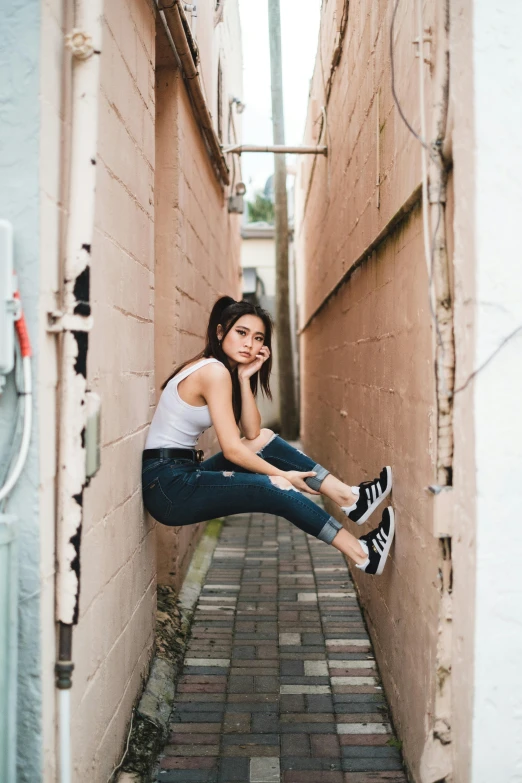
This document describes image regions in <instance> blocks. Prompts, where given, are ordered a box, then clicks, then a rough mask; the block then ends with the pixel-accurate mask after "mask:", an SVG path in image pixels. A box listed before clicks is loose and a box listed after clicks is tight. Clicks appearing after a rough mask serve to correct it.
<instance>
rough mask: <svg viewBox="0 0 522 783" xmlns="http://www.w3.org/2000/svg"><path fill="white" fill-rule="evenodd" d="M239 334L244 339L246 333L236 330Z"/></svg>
mask: <svg viewBox="0 0 522 783" xmlns="http://www.w3.org/2000/svg"><path fill="white" fill-rule="evenodd" d="M236 331H237V333H238V334H240V335H241V337H244V336H245V334H246V332H243V331H242V330H241V329H236Z"/></svg>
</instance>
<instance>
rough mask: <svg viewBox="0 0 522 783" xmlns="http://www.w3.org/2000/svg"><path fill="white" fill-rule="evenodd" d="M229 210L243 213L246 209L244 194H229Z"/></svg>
mask: <svg viewBox="0 0 522 783" xmlns="http://www.w3.org/2000/svg"><path fill="white" fill-rule="evenodd" d="M228 211H229V212H236V213H237V214H239V215H242V214H243V212H244V211H245V202H244V199H243V196H229V197H228Z"/></svg>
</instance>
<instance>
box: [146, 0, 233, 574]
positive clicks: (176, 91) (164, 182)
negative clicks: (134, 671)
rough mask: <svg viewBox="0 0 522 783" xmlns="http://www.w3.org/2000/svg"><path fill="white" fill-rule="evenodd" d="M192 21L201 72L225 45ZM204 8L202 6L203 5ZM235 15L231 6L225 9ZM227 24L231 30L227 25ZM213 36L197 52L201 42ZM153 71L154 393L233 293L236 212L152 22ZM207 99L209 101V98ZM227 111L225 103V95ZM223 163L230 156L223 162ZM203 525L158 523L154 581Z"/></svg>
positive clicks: (229, 79) (226, 88)
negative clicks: (232, 211)
mask: <svg viewBox="0 0 522 783" xmlns="http://www.w3.org/2000/svg"><path fill="white" fill-rule="evenodd" d="M206 5H213V3H207V4H202V8H203V10H202V13H201V14H200V16H199V17H198V20H197V27H196V31H197V39H198V45H199V46H200V52H201V59H202V70H203V73H205V72H206V71H205V68H206V67H207V64H208V60H210V61H211V62H212V61H213V60H214V59H215V51H214V49H216V48H217V49H219V47H221V46H225V45H227V38H226V36H225V37H224V38H223V33H222V32H219V31H217V30H216V29H215V28H214V16H213V14H210V13H209V14H206V13H205V12H204V9H205V7H206ZM207 10H208V9H207ZM227 13H229V14H230V15H231V16H232V17H233V18H235V16H236V15H237V3H227V6H226V9H225V20H224V21H223V22H222V23H221V26H223V25H224V24H225V21H226V14H227ZM230 27H231V29H235V28H234V25H233V23H230ZM207 38H208V40H210V41H213V47H214V49H212V48H211V49H210V50H208V49H204V48H203V46H202V43H201V41H205V40H207ZM157 44H158V63H157V71H156V159H157V167H156V180H155V209H156V247H155V253H156V271H155V274H156V311H155V367H156V375H155V382H156V396H159V393H160V389H161V385H162V383H163V381H164V380H165V379H166V378H167V377H168V376H169V375H170V373H171V372H172V370H173V368H174V367H175V366H176V365H177V364H180V363H181V362H183V361H185V360H186V359H189V358H190V357H191V356H194V355H195V354H197V353H199V351H201V350H202V348H203V345H204V336H205V332H206V326H207V322H208V316H209V312H210V309H211V307H212V304H213V303H214V301H215V300H216V299H217V298H218V296H220V295H222V294H229V295H231V296H234V297H239V296H240V277H241V269H240V259H239V251H240V236H239V216H238V215H234V214H230V215H229V213H228V210H227V195H228V191H227V190H224V189H223V188H222V187H221V185H220V184H219V182H218V180H217V178H216V175H215V173H214V171H213V169H212V167H211V164H210V161H209V158H208V155H207V152H206V149H205V146H204V143H203V139H202V137H201V133H200V131H199V128H198V126H197V123H196V121H195V118H194V115H193V113H192V110H191V106H190V103H189V100H188V95H187V91H186V88H185V85H184V83H183V81H182V79H181V78H180V74H179V72H178V70H177V67H176V63H175V61H174V57H173V54H172V52H171V50H170V48H169V46H168V44H167V41H166V38H165V36H164V33H163V30H162V29H161V27H160V26H159V25H158V37H157ZM226 48H227V52H228V60H226V61H225V59H223V63H225V62H226V63H227V69H224V71H223V94H224V96H228V95H229V94H235V95H239V96H240V95H241V91H240V84H241V47H240V45H239V44H238V41H237V38H236V39H235V40H234V41H233V42H231V46H230V48H229V47H228V46H227V47H226ZM207 99H208V100H209V105H211V106H212V100H213V98H212V95H210V96H209V94H208V89H207ZM226 105H227V109H228V100H227V104H226ZM229 163H230V161H229ZM201 446H202V447H203V448H205V449H206V451H207V455H209V454H210V452H211V451H214V450H215V449H216V448H217V441H216V439H215V435H214V432H213V430H211V432H210V433H209V434H208V435H206V436H205V437H204V438H202V441H201ZM203 527H204V525H198V526H196V527H188V528H187V527H173V528H167V527H164V526H158V527H157V535H158V546H157V557H158V581H159V582H160V583H162V584H171V585H174V586H176V587H179V586H180V584H181V581H182V579H183V576H184V574H185V571H186V568H187V565H188V562H189V560H190V556H191V554H192V551H193V548H194V546H195V543H196V542H197V538H198V536H199V534H200V533H201V531H202V530H203Z"/></svg>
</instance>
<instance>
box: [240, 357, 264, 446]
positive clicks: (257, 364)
mask: <svg viewBox="0 0 522 783" xmlns="http://www.w3.org/2000/svg"><path fill="white" fill-rule="evenodd" d="M269 356H270V349H269V348H268V346H266V345H263V346H262V347H261V348H260V349H259V352H258V354H257V356H256V357H255V359H254V361H252V362H250V364H243V365H241V366H240V367H238V369H237V377H238V379H239V386H240V389H241V421H240V422H239V423H240V424H241V429H242V430H243V433H244V435H245V438H248V440H253V439H254V438H257V436H258V435H259V433H260V431H261V414H260V413H259V410H258V407H257V403H256V398H255V397H254V395H253V394H252V389H251V387H250V378H251V377H252V376H253V375H255V373H256V372H259V370H260V369H261V367H262V366H263V363H264V362H266V360H267V359H268V357H269Z"/></svg>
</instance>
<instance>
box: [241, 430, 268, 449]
mask: <svg viewBox="0 0 522 783" xmlns="http://www.w3.org/2000/svg"><path fill="white" fill-rule="evenodd" d="M273 437H275V433H274V432H273V430H269V429H268V427H263V429H261V430H260V432H259V435H258V436H257V438H253V439H252V440H248V439H247V438H243V441H244V442H245V444H246V445H247V446H248V448H249V449H251V450H252V451H261V449H263V448H264V447H265V446H266V444H267V443H269V442H270V441H271V440H272V438H273Z"/></svg>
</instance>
